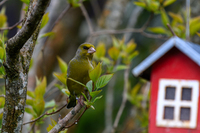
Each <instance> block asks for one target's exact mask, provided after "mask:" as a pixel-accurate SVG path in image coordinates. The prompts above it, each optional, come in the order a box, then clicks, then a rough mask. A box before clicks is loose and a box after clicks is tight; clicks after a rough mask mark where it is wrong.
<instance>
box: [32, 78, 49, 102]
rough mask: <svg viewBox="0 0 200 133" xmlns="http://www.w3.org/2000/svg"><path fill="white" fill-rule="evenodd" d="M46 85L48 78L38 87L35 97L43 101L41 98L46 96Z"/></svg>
mask: <svg viewBox="0 0 200 133" xmlns="http://www.w3.org/2000/svg"><path fill="white" fill-rule="evenodd" d="M46 85H47V81H46V77H44V78H43V80H42V82H41V83H40V84H39V85H37V86H36V88H35V95H36V97H38V98H39V99H41V97H43V95H44V94H45V90H46Z"/></svg>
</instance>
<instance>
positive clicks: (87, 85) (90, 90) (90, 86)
mask: <svg viewBox="0 0 200 133" xmlns="http://www.w3.org/2000/svg"><path fill="white" fill-rule="evenodd" d="M92 83H93V82H92V80H90V81H88V82H87V84H86V87H87V89H88V90H89V92H92V88H93V85H92Z"/></svg>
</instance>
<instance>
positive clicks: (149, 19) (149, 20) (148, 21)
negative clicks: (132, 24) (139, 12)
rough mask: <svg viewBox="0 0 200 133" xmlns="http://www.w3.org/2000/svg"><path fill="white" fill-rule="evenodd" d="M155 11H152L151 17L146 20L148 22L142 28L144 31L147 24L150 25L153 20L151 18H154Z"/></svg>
mask: <svg viewBox="0 0 200 133" xmlns="http://www.w3.org/2000/svg"><path fill="white" fill-rule="evenodd" d="M153 16H154V13H153V12H152V13H151V15H150V17H149V18H148V20H147V21H146V23H145V24H144V25H143V26H142V27H141V28H140V29H141V30H142V31H144V30H145V29H146V28H147V26H148V25H149V23H150V22H151V20H152V19H153Z"/></svg>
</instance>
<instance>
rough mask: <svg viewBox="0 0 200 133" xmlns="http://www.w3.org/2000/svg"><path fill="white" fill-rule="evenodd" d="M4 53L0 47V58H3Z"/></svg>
mask: <svg viewBox="0 0 200 133" xmlns="http://www.w3.org/2000/svg"><path fill="white" fill-rule="evenodd" d="M4 54H5V51H4V49H3V48H2V47H0V59H2V60H3V58H4Z"/></svg>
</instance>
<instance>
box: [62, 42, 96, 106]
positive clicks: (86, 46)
mask: <svg viewBox="0 0 200 133" xmlns="http://www.w3.org/2000/svg"><path fill="white" fill-rule="evenodd" d="M95 52H96V50H95V47H94V45H92V44H90V43H83V44H81V45H80V46H79V47H78V49H77V51H76V54H75V56H74V57H73V58H72V59H71V60H70V62H69V64H68V69H67V80H66V84H67V87H68V90H69V92H70V96H69V103H68V105H67V108H71V107H75V106H76V97H78V96H80V95H81V94H82V92H84V90H85V89H84V86H83V85H80V84H78V83H77V82H75V81H73V80H76V81H78V82H81V83H82V84H84V85H86V83H87V82H88V81H90V77H89V71H90V70H92V69H93V63H92V59H93V54H94V53H95Z"/></svg>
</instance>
